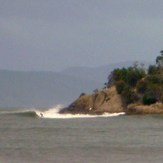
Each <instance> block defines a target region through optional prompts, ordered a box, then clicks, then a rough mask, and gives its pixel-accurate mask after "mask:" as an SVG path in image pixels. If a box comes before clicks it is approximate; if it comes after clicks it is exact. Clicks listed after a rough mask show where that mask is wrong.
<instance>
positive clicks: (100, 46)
mask: <svg viewBox="0 0 163 163" xmlns="http://www.w3.org/2000/svg"><path fill="white" fill-rule="evenodd" d="M162 49H163V1H162V0H0V69H11V70H45V71H47V70H51V71H58V70H62V69H64V68H66V67H70V66H91V67H95V66H101V65H106V64H111V63H116V62H121V61H135V60H147V61H153V60H155V58H156V56H157V55H159V51H160V50H162Z"/></svg>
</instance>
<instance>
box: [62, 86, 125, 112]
mask: <svg viewBox="0 0 163 163" xmlns="http://www.w3.org/2000/svg"><path fill="white" fill-rule="evenodd" d="M123 108H124V107H123V102H122V99H121V96H120V95H119V94H117V91H116V89H115V87H114V86H113V87H110V88H106V89H102V90H100V91H95V92H94V93H93V94H91V95H85V94H82V95H81V96H80V97H79V98H78V99H76V100H75V101H74V102H73V103H72V104H71V105H69V106H68V107H67V108H64V109H62V110H61V111H60V113H71V114H102V113H104V112H108V113H118V112H123V111H124V109H123Z"/></svg>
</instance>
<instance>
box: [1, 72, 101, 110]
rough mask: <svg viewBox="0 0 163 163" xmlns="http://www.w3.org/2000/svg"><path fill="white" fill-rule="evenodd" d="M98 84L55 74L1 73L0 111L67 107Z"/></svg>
mask: <svg viewBox="0 0 163 163" xmlns="http://www.w3.org/2000/svg"><path fill="white" fill-rule="evenodd" d="M97 86H99V83H98V82H94V81H90V80H85V79H79V78H76V77H72V76H68V75H62V74H59V73H54V72H14V71H2V70H1V71H0V107H47V106H48V107H49V106H54V105H56V104H67V103H69V102H71V101H72V100H73V99H74V98H76V96H78V95H79V94H80V93H81V92H83V91H85V92H89V91H91V90H93V89H95V88H96V87H97Z"/></svg>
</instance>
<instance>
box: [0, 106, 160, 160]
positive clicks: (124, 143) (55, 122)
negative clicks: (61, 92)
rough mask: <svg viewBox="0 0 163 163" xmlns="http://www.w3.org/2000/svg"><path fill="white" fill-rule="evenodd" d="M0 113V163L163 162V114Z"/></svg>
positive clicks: (48, 111) (55, 110)
mask: <svg viewBox="0 0 163 163" xmlns="http://www.w3.org/2000/svg"><path fill="white" fill-rule="evenodd" d="M58 109H59V108H58V107H54V108H50V109H44V110H40V109H16V108H15V109H0V163H99V162H100V163H162V162H163V115H125V114H124V113H120V114H104V115H103V116H89V115H70V114H69V115H60V114H58V113H57V111H58Z"/></svg>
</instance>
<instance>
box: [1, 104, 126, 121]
mask: <svg viewBox="0 0 163 163" xmlns="http://www.w3.org/2000/svg"><path fill="white" fill-rule="evenodd" d="M61 108H63V107H62V106H61V105H57V106H56V107H54V108H50V109H48V110H45V111H41V110H37V109H33V110H18V111H3V112H0V115H4V114H7V115H17V116H24V117H39V118H49V119H73V118H98V117H117V116H120V115H124V114H125V113H124V112H121V113H104V114H102V115H90V114H60V113H59V111H60V109H61Z"/></svg>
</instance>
